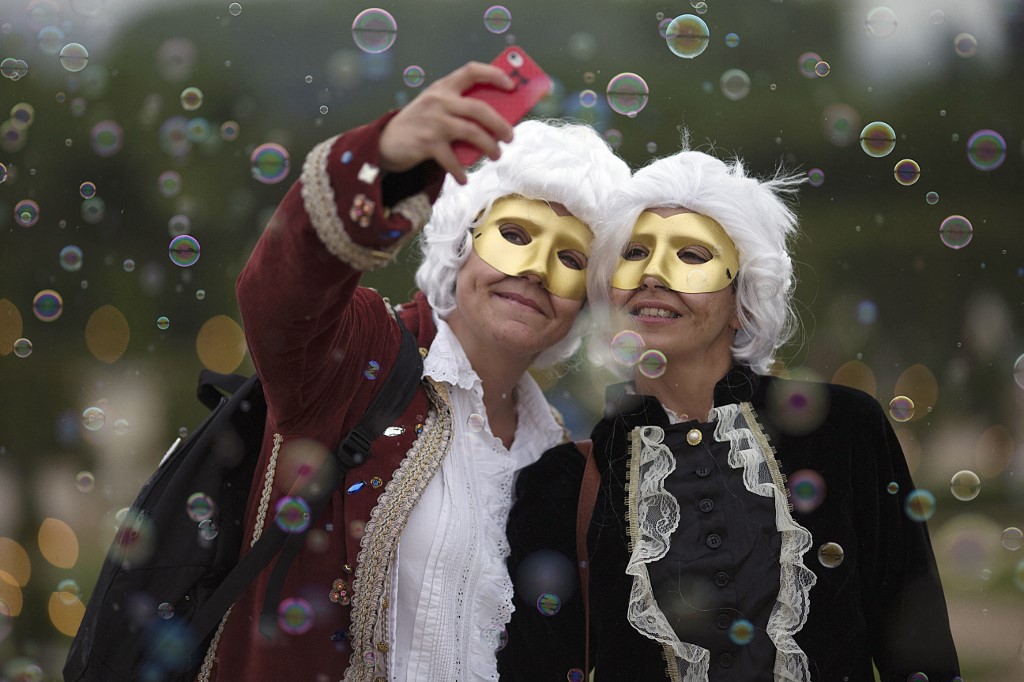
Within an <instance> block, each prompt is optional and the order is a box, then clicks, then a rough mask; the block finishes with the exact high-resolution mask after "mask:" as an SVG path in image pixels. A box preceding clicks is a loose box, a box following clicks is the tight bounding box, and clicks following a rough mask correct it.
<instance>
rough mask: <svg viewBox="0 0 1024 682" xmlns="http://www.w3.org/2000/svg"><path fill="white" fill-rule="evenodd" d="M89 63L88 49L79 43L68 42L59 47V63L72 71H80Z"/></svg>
mask: <svg viewBox="0 0 1024 682" xmlns="http://www.w3.org/2000/svg"><path fill="white" fill-rule="evenodd" d="M88 64H89V50H87V49H85V46H84V45H81V44H79V43H68V44H67V45H65V46H64V47H62V48H61V49H60V65H61V66H63V67H64V69H65V70H67V71H71V72H72V73H75V72H78V71H81V70H82V69H84V68H85V67H86V66H88Z"/></svg>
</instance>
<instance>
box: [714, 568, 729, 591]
mask: <svg viewBox="0 0 1024 682" xmlns="http://www.w3.org/2000/svg"><path fill="white" fill-rule="evenodd" d="M715 584H716V585H718V586H719V587H725V586H726V585H728V584H729V574H728V573H726V572H725V571H719V572H718V573H715Z"/></svg>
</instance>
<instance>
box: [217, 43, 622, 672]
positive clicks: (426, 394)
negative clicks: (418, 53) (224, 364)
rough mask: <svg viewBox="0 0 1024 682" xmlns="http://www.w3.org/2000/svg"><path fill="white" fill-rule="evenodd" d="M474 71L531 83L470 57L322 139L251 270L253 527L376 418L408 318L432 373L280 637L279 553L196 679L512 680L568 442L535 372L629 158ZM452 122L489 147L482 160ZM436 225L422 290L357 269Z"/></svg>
mask: <svg viewBox="0 0 1024 682" xmlns="http://www.w3.org/2000/svg"><path fill="white" fill-rule="evenodd" d="M476 84H489V85H494V86H497V87H499V88H503V89H508V90H511V89H512V88H513V87H514V84H513V83H512V81H511V79H509V78H508V77H507V76H505V75H504V74H503V73H502V72H501V71H500V70H499V69H497V68H495V67H492V66H489V65H483V64H476V63H472V64H468V65H466V66H464V67H462V68H460V69H458V70H456V71H455V72H453V73H451V74H449V75H448V76H446V77H444V78H441V79H439V80H438V81H436V82H435V83H434V84H432V85H431V86H430V87H428V88H426V89H425V90H424V91H423V92H422V93H421V94H420V95H419V96H418V97H417V98H416V99H415V100H413V101H412V102H411V103H410V104H409V105H408V106H406V107H405V108H404V109H402V110H400V111H398V112H397V113H394V112H393V113H390V114H387V115H385V116H383V117H381V118H380V119H378V120H377V121H375V122H373V123H370V124H369V125H366V126H364V127H362V128H357V129H355V130H352V131H349V132H347V133H344V134H342V135H339V136H337V137H334V138H332V139H329V140H327V141H325V142H323V143H321V144H320V145H318V146H317V147H315V148H314V149H313V151H312V152H311V153H310V154H309V156H308V157H307V158H306V161H305V164H304V166H303V170H302V175H301V178H300V180H299V181H298V182H297V183H296V184H295V185H294V186H293V187H292V188H291V190H290V191H289V192H288V194H287V195H286V197H285V198H284V200H283V201H282V203H281V205H280V206H279V207H278V209H277V212H276V213H275V215H274V217H273V219H272V220H271V222H270V224H269V226H268V227H267V229H266V231H265V232H264V234H263V235H262V236H261V237H260V240H259V243H258V244H257V246H256V249H255V251H254V252H253V254H252V257H251V259H250V260H249V262H248V264H247V265H246V267H245V269H244V270H243V271H242V273H241V276H240V277H239V279H238V286H237V289H238V301H239V306H240V308H241V311H242V317H243V320H244V323H245V331H246V338H247V341H248V344H249V349H250V352H251V354H252V358H253V361H254V364H255V366H256V369H257V372H258V373H259V375H260V378H261V380H262V382H263V385H264V387H265V390H266V395H267V402H268V406H269V415H268V419H267V427H266V435H265V440H264V451H263V453H262V458H261V464H260V467H259V468H258V470H257V478H256V480H254V482H253V488H252V492H251V495H250V503H249V511H248V515H247V518H246V519H245V524H246V528H247V529H249V532H250V533H251V537H252V538H253V541H255V539H256V538H258V537H259V536H260V533H261V532H262V529H263V528H264V527H266V525H267V524H271V523H275V520H277V522H287V519H285V518H282V517H276V514H277V513H278V512H280V507H281V505H282V504H285V503H282V502H281V500H282V499H283V498H284V497H286V496H288V495H289V494H294V493H293V492H292V491H294V490H297V489H299V488H301V486H302V484H303V483H304V482H305V481H307V480H308V477H309V476H310V472H311V471H313V470H315V468H316V465H317V463H318V462H319V461H322V460H323V458H324V457H326V456H327V452H328V450H327V448H333V447H334V446H335V445H336V444H337V443H338V442H339V440H340V439H341V438H342V436H343V435H344V434H345V433H347V432H348V431H349V430H350V429H351V428H352V427H353V426H354V425H355V424H356V422H358V420H359V419H360V418H361V417H362V415H363V412H364V411H365V408H366V406H367V404H368V403H369V401H370V400H371V398H372V397H373V395H374V394H375V391H376V390H377V387H379V386H380V385H381V383H383V379H384V378H385V377H386V376H387V374H388V371H389V368H390V367H391V365H392V363H393V361H394V358H395V357H396V354H397V349H398V347H399V342H400V331H399V328H398V326H397V323H396V322H395V320H394V317H395V316H396V315H400V316H401V317H402V319H403V321H404V322H405V324H406V326H407V327H408V328H409V329H410V330H411V331H412V333H413V334H414V335H415V336H416V338H417V340H418V343H419V345H420V347H421V353H423V354H424V355H425V359H424V370H423V379H422V383H421V387H420V389H419V390H418V392H417V394H416V396H415V397H414V399H413V400H412V403H411V404H410V405H409V407H408V408H407V409H406V410H405V413H404V414H403V415H402V416H401V417H400V418H399V419H398V421H396V423H395V424H394V425H393V426H392V427H390V428H388V429H387V430H386V431H385V433H384V435H383V436H381V437H379V438H377V439H376V440H375V441H374V443H373V447H372V454H371V457H370V458H369V460H368V461H367V463H366V464H364V465H362V466H360V467H357V468H355V469H353V470H352V471H351V472H349V473H348V475H347V477H346V480H345V483H344V485H343V486H342V487H341V488H340V490H336V491H335V492H334V494H333V498H332V501H331V503H330V504H329V506H328V508H327V511H326V513H325V514H324V515H323V517H322V518H318V519H312V520H311V521H312V527H311V529H310V531H309V535H308V541H307V542H306V544H305V546H304V548H303V549H302V550H301V551H300V553H299V555H298V556H297V557H296V559H295V560H294V562H293V564H292V566H291V568H290V570H289V573H288V575H287V578H286V580H285V583H284V588H283V591H282V595H281V596H282V601H281V603H280V606H279V611H278V613H279V615H280V619H279V627H278V629H277V634H276V635H275V636H274V637H273V638H272V639H270V640H268V639H267V638H265V637H264V636H263V635H261V634H260V632H259V628H258V626H259V614H260V611H261V608H262V607H263V603H262V602H263V595H264V591H265V588H266V584H267V578H268V574H269V569H268V570H266V571H264V573H263V574H262V575H261V576H260V577H259V578H258V579H257V580H256V581H255V582H254V583H253V584H252V585H251V586H250V588H249V589H248V590H247V591H246V592H245V594H244V595H243V596H242V597H241V598H240V599H239V601H238V602H237V603H236V604H235V605H234V607H233V608H232V610H231V611H230V612H229V613H228V614H227V616H226V617H225V619H224V621H223V622H222V624H221V626H220V629H219V630H218V631H217V633H216V634H215V636H214V640H213V642H212V645H211V646H210V647H209V650H208V653H207V655H206V658H205V660H204V662H203V666H202V669H201V673H200V675H199V679H200V680H217V681H218V682H243V681H244V682H249V681H252V680H275V681H276V680H314V681H320V680H324V681H327V680H330V681H336V680H339V679H341V678H342V677H343V678H344V679H345V680H385V679H387V680H393V679H401V680H405V679H410V680H412V679H415V680H434V679H437V680H442V679H443V680H451V679H460V680H465V679H497V672H496V662H495V654H494V652H495V650H496V649H497V648H499V647H500V646H501V644H502V637H503V635H504V626H505V623H507V622H508V620H509V618H510V617H511V611H512V608H513V607H512V603H511V597H512V588H511V581H510V579H509V577H508V574H507V570H506V568H505V557H506V556H507V553H508V545H507V541H506V539H505V535H504V527H505V519H506V516H507V514H508V508H509V506H510V504H511V490H512V484H513V477H514V476H515V474H516V472H517V471H518V470H519V469H521V468H522V467H523V466H526V465H527V464H529V463H531V462H533V461H534V460H536V458H537V457H538V456H539V455H540V453H541V452H543V451H544V450H545V449H546V448H548V447H550V446H552V445H555V444H556V443H558V442H560V441H562V440H564V430H563V428H562V427H561V425H560V424H559V422H558V421H557V420H556V416H555V414H554V413H553V412H552V410H551V409H550V408H549V406H548V405H547V403H546V401H545V400H544V398H543V395H542V394H541V393H540V389H539V388H538V386H537V384H536V382H535V381H534V380H533V379H532V378H531V377H530V376H529V374H527V373H526V370H527V369H528V368H529V367H531V366H533V365H543V364H545V363H547V364H550V363H552V362H555V361H558V360H560V359H563V358H565V357H567V356H568V355H569V354H570V353H571V352H572V351H573V350H574V349H575V347H576V346H577V344H578V333H577V329H576V326H577V325H576V320H577V314H578V313H579V311H580V309H581V307H582V306H583V303H584V301H583V299H584V297H585V268H586V264H587V255H588V250H589V243H590V239H591V236H592V233H591V232H590V229H589V227H588V226H589V225H591V224H593V223H594V219H595V216H596V215H597V214H598V211H599V210H600V206H601V202H602V200H603V198H604V197H605V196H607V195H608V194H609V193H610V190H611V189H612V188H613V187H614V186H615V185H617V184H620V183H621V182H623V181H624V180H625V179H626V178H627V177H628V174H629V171H628V168H627V167H626V165H625V164H624V163H623V162H622V161H620V160H619V159H617V158H616V157H615V155H614V154H613V153H612V152H611V150H610V149H609V148H608V146H607V144H606V143H605V142H604V141H603V140H602V139H601V137H600V136H599V135H597V134H596V133H595V132H594V131H593V130H592V129H590V128H588V127H586V126H580V125H552V124H548V123H541V122H536V121H533V122H526V123H522V124H520V125H519V126H517V127H516V128H515V132H514V136H515V139H514V140H513V128H512V126H510V125H509V124H508V123H506V122H505V121H504V120H503V119H501V118H500V116H499V115H498V114H497V113H496V112H495V111H494V110H493V109H492V108H491V107H490V106H489V105H486V104H484V103H482V102H480V101H478V100H475V99H471V98H467V97H464V96H463V95H462V94H461V93H463V92H465V91H466V90H467V89H468V88H469V87H470V86H472V85H476ZM456 140H464V141H468V142H470V143H472V144H473V145H475V146H476V147H477V148H479V149H480V150H482V151H483V152H484V153H485V154H486V156H487V157H489V160H485V161H484V163H483V164H482V165H481V166H480V167H479V168H478V169H477V170H474V171H473V172H471V173H469V174H468V176H467V174H466V172H465V171H464V170H463V168H462V167H461V166H459V164H458V162H457V161H456V158H455V155H454V153H453V151H452V147H451V145H452V143H453V142H454V141H456ZM499 143H503V144H499ZM446 172H447V173H448V174H449V177H447V178H445V173H446ZM442 181H444V188H443V190H442ZM439 193H440V195H439ZM435 199H436V202H435ZM432 204H433V216H432V217H430V218H429V222H428V216H430V215H431V205H432ZM424 226H425V227H424ZM420 228H424V230H423V237H422V238H421V248H422V251H423V264H422V265H421V267H420V268H419V271H418V272H417V283H418V285H419V287H420V289H421V292H420V293H417V294H416V296H415V297H414V299H413V300H412V302H410V303H407V304H404V305H402V306H396V307H394V308H392V306H391V305H390V304H389V302H388V301H387V300H386V299H384V298H382V297H381V296H379V295H378V294H377V293H376V292H375V291H374V290H372V289H367V288H364V287H360V286H359V280H360V275H361V274H362V272H363V271H367V270H373V269H376V268H380V267H383V266H385V265H387V264H388V263H389V262H390V261H391V260H392V259H393V258H394V256H395V254H396V253H397V252H398V251H399V249H400V248H401V247H402V246H403V245H404V244H405V242H407V241H408V240H409V239H410V238H411V237H412V236H413V235H414V234H416V233H417V232H418V231H419V230H420Z"/></svg>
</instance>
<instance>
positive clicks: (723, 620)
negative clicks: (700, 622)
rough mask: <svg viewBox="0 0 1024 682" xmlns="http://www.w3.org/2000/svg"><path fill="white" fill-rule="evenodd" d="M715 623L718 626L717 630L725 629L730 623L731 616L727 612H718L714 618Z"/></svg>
mask: <svg viewBox="0 0 1024 682" xmlns="http://www.w3.org/2000/svg"><path fill="white" fill-rule="evenodd" d="M715 625H717V626H718V629H719V630H725V629H726V628H728V627H729V626H730V625H732V618H730V617H729V614H728V613H720V614H718V617H717V618H715Z"/></svg>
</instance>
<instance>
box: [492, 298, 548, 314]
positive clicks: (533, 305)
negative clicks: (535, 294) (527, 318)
mask: <svg viewBox="0 0 1024 682" xmlns="http://www.w3.org/2000/svg"><path fill="white" fill-rule="evenodd" d="M497 296H498V297H499V298H503V299H505V300H506V301H511V302H513V303H518V304H519V305H522V306H526V307H527V308H530V309H531V310H536V311H537V312H538V313H542V314H543V311H542V310H541V309H540V306H539V305H537V303H536V302H535V301H531V300H530V299H528V298H526V297H525V296H520V295H519V294H510V293H498V294H497Z"/></svg>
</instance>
